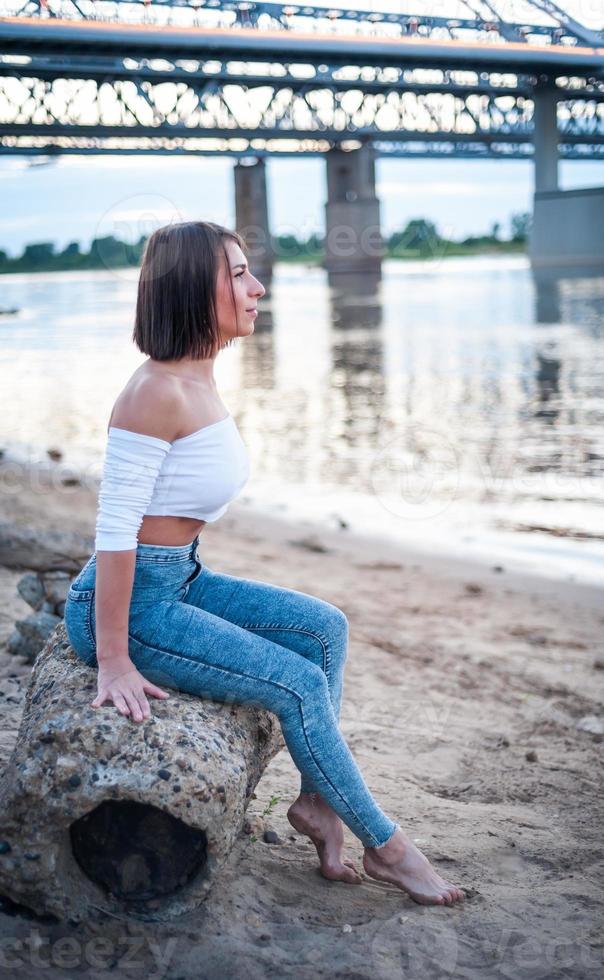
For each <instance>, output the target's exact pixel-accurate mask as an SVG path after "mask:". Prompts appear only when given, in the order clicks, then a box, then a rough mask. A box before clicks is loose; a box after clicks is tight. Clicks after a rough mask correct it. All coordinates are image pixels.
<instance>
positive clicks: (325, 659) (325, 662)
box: [241, 623, 331, 681]
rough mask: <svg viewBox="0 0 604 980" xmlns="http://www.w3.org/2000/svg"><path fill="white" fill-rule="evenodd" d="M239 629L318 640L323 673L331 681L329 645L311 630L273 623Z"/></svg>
mask: <svg viewBox="0 0 604 980" xmlns="http://www.w3.org/2000/svg"><path fill="white" fill-rule="evenodd" d="M241 628H242V629H244V630H250V631H251V632H254V631H255V630H275V631H279V630H281V631H282V632H284V633H304V634H305V636H312V638H313V640H318V641H319V643H320V644H321V649H322V650H323V673H324V674H325V676H326V677H327V679H328V681H329V680H331V654H330V652H329V643H328V641H327V640H325V639H324V638H323V637H322V636H321V635H320V634H319V633H315V632H313V630H309V629H304V627H302V626H281V625H279V624H273V623H269V624H268V625H259V624H258V623H255V624H251V623H249V624H248V623H244V624H243V626H242V627H241Z"/></svg>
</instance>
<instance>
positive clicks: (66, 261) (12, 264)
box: [0, 213, 531, 273]
mask: <svg viewBox="0 0 604 980" xmlns="http://www.w3.org/2000/svg"><path fill="white" fill-rule="evenodd" d="M530 218H531V216H530V214H528V213H519V214H513V215H512V216H511V219H510V237H509V238H507V239H503V238H501V237H500V232H501V225H500V224H499V223H497V222H496V223H494V224H493V226H492V228H491V232H490V234H485V235H477V236H471V237H468V238H465V239H463V240H462V241H452V240H449V239H447V238H443V237H442V236H441V235H440V233H439V231H438V229H437V227H436V225H435V224H433V222H431V221H428V220H426V219H425V218H414V219H412V220H411V221H409V222H407V225H406V226H405V228H403V229H402V230H401V231H396V232H394V233H393V234H392V235H390V236H389V237H387V238H385V239H384V245H385V252H386V257H387V258H400V259H405V258H410V259H413V258H436V257H442V256H444V255H472V254H478V253H480V252H494V251H497V252H507V251H523V250H524V248H525V246H526V242H527V239H528V234H529V228H530ZM146 240H147V238H146V236H141V238H139V240H138V241H137V242H135V243H134V244H130V243H128V242H123V241H120V240H119V239H118V238H114V236H113V235H107V236H105V237H104V238H95V239H94V240H93V242H92V244H91V246H90V250H89V251H88V252H84V251H82V250H81V248H80V244H79V242H70V243H69V245H67V247H66V248H64V249H63V250H62V251H57V249H56V246H55V244H54V243H53V242H34V243H32V244H31V245H26V246H25V248H24V249H23V253H22V255H20V256H18V257H17V258H11V257H10V256H8V255H7V253H6V252H5V251H3V250H2V249H0V273H3V272H4V273H7V272H64V271H70V270H72V269H117V268H123V267H125V266H126V267H133V268H136V267H138V266H139V265H140V262H141V258H142V254H143V249H144V247H145V242H146ZM324 242H325V239H324V236H322V235H317V234H312V235H310V236H309V237H308V238H306V239H305V240H302V241H301V240H299V239H298V238H296V236H295V235H275V236H273V245H274V250H275V255H276V257H277V259H278V260H280V261H283V262H287V261H306V262H320V261H321V259H322V258H323V255H324Z"/></svg>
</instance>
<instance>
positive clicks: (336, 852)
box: [287, 793, 363, 885]
mask: <svg viewBox="0 0 604 980" xmlns="http://www.w3.org/2000/svg"><path fill="white" fill-rule="evenodd" d="M287 819H288V820H289V822H290V823H291V825H292V827H293V828H294V829H295V830H297V831H298V833H300V834H305V835H306V837H310V839H311V841H312V842H313V844H314V845H315V847H316V849H317V854H318V855H319V861H320V862H321V874H322V875H323V876H324V877H325V878H329V879H330V880H331V881H346V882H348V883H349V884H353V885H357V884H360V883H361V881H362V880H363V879H362V878H361V875H360V874H359V872H358V871H357V869H356V868H355V866H354V864H353V863H352V861H350V860H348V858H346V859H345V860H342V848H343V846H344V830H343V827H342V821H341V820H340V818H339V816H338V815H337V813H335V812H334V810H332V809H331V807H330V806H328V804H327V803H326V802H325V800H324V799H323V797H322V796H321V795H320V794H319V793H300V796H299V797H298V799H297V800H296V801H295V803H292V805H291V806H290V808H289V810H288V811H287Z"/></svg>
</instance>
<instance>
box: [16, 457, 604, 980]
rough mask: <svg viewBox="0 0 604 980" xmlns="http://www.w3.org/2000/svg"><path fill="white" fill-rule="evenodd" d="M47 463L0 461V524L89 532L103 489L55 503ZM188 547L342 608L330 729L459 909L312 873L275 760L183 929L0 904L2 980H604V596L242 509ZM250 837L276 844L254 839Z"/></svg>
mask: <svg viewBox="0 0 604 980" xmlns="http://www.w3.org/2000/svg"><path fill="white" fill-rule="evenodd" d="M53 467H54V468H53ZM56 467H57V464H49V466H48V468H47V469H46V470H45V469H37V470H36V471H35V473H34V471H33V470H32V469H31V468H25V467H23V469H22V470H21V471H20V472H17V470H16V469H15V466H14V465H12V466H11V467H10V480H9V481H7V482H5V478H4V475H5V471H6V463H1V462H0V520H1V521H13V522H14V523H16V524H22V525H27V526H30V527H37V528H49V527H57V528H70V529H73V530H77V531H80V532H82V533H85V534H89V535H92V534H93V533H94V521H95V512H96V497H95V494H94V492H92V491H91V489H90V488H79V487H77V486H70V487H69V488H68V489H67V488H62V489H58V483H59V481H58V480H57V468H56ZM199 556H200V558H201V559H202V560H203V561H205V562H206V563H207V564H208V565H209V566H210V567H211V568H214V569H216V570H219V571H224V572H228V573H229V574H232V575H238V576H241V577H245V578H253V579H258V580H262V581H265V582H272V583H274V584H278V585H281V586H285V587H289V588H293V589H299V590H302V591H304V592H308V593H310V594H313V595H317V596H320V597H321V598H324V599H326V600H328V601H330V602H333V603H335V604H336V605H338V606H340V608H341V609H343V610H344V612H345V613H346V615H347V616H348V618H349V621H350V652H349V658H348V663H347V668H346V676H345V686H344V703H343V709H342V721H341V728H342V732H343V734H344V736H345V737H346V739H347V741H348V743H349V745H350V748H351V750H352V752H353V753H354V755H355V758H356V759H357V761H358V763H359V766H360V768H361V770H362V772H363V773H364V775H365V778H366V780H367V783H368V785H369V787H370V789H371V791H372V792H373V793H374V795H375V797H376V799H377V800H378V802H379V803H380V805H381V806H382V807H383V809H384V810H385V811H386V812H387V813H388V814H389V815H390V816H391V817H392V818H393V819H395V820H397V821H398V822H400V824H401V826H402V827H403V829H404V830H405V831H406V832H407V833H408V834H409V835H410V836H411V837H412V838H413V839H414V840H415V841H416V843H417V844H418V846H419V847H421V849H422V850H423V851H424V852H425V854H426V855H427V857H428V858H429V859H430V860H431V861H432V863H433V864H434V865H435V866H436V868H437V869H438V870H439V871H440V872H441V873H442V874H444V875H445V877H447V878H448V879H449V880H451V881H452V882H454V883H455V884H456V885H459V886H460V887H461V888H463V889H464V890H465V891H466V893H467V896H468V897H467V899H466V901H465V902H461V903H458V904H456V905H454V906H453V907H451V908H446V907H422V906H419V905H417V904H415V903H414V902H413V901H412V900H411V899H410V898H408V897H407V896H406V895H405V894H404V893H403V892H401V891H399V890H397V889H396V888H395V887H393V886H390V885H387V884H380V883H378V882H376V881H373V880H372V879H370V878H368V877H366V876H365V877H364V880H363V882H362V884H360V885H347V884H344V883H336V882H329V881H327V880H326V879H324V878H323V877H322V876H321V875H320V873H319V871H318V868H317V864H318V862H317V858H316V853H315V850H314V847H313V845H312V844H311V843H310V842H308V841H307V840H306V839H305V838H303V837H302V836H301V835H300V834H297V833H296V832H295V831H294V829H293V828H292V827H291V826H290V824H289V823H288V821H287V819H286V810H287V808H288V806H289V805H290V803H291V802H292V801H293V800H294V799H295V797H296V796H297V792H298V786H299V776H298V772H297V770H296V768H295V766H294V764H293V762H292V760H291V758H290V756H289V754H288V752H287V750H284V751H283V752H282V753H280V754H279V755H278V756H277V757H276V758H275V759H274V760H273V761H272V763H271V764H270V766H269V767H268V769H267V770H266V772H265V774H264V776H263V778H262V780H261V782H260V783H259V785H258V788H257V792H256V799H255V800H253V801H252V805H251V806H250V808H249V810H248V818H249V819H250V821H251V823H252V825H253V827H254V828H255V830H254V833H253V834H249V833H244V832H242V834H241V835H240V839H239V840H238V843H237V846H236V848H235V850H234V851H233V854H232V859H231V861H230V862H229V865H228V867H227V869H226V871H225V873H224V874H223V876H222V878H221V880H220V881H219V882H217V884H216V886H215V888H214V890H213V891H212V893H211V895H210V897H209V899H208V901H207V902H206V903H205V905H204V906H203V907H202V908H201V909H199V910H198V911H197V912H196V913H195V914H192V915H189V916H186V917H184V918H183V919H181V920H178V921H176V922H175V923H173V924H171V925H170V926H169V927H158V926H157V925H153V926H151V925H149V926H147V925H145V924H141V923H138V922H123V921H121V920H119V919H114V918H111V917H109V916H103V917H101V918H100V919H99V921H97V922H94V923H92V922H91V923H89V924H86V925H81V926H79V927H78V928H77V929H74V928H73V927H72V926H71V925H70V924H69V923H53V922H44V921H40V920H38V919H36V918H34V917H31V916H28V915H27V914H23V913H22V912H19V913H18V914H17V913H16V910H15V909H14V908H12V909H11V908H10V905H9V904H8V903H5V905H4V906H3V911H2V912H1V913H0V936H1V938H0V956H1V957H3V960H2V969H3V975H4V976H6V977H7V978H9V977H10V978H12V977H22V976H25V975H28V976H32V975H34V976H37V975H38V973H39V974H40V975H42V976H44V977H48V978H55V977H56V978H59V977H67V976H73V975H74V974H73V971H74V969H77V972H78V975H82V976H89V977H93V976H94V977H103V976H105V975H108V973H109V972H113V975H119V976H124V977H130V976H132V977H141V976H150V977H171V978H174V980H176V978H183V980H184V978H187V980H188V978H200V977H202V978H208V980H209V978H211V980H223V978H224V977H225V976H229V977H231V978H237V980H239V978H241V980H243V978H245V980H256V978H257V980H261V978H265V977H275V978H276V977H279V978H283V977H295V978H300V980H314V978H316V977H318V976H321V977H342V978H344V977H346V978H351V980H355V978H358V980H360V978H363V980H365V978H366V980H369V978H372V980H373V978H383V980H399V978H401V980H402V978H405V980H409V978H411V980H414V978H418V980H419V978H421V980H437V978H438V980H440V978H442V977H471V978H474V977H476V978H478V977H480V978H481V980H483V978H491V977H492V978H501V977H506V978H510V980H516V978H527V980H528V978H531V980H532V978H544V980H554V978H562V977H564V978H571V977H572V978H573V980H582V978H595V977H596V976H597V975H600V974H601V971H602V960H603V949H602V932H601V911H602V906H601V902H602V870H603V853H602V836H601V827H602V821H603V816H604V815H603V813H602V810H603V806H602V798H603V793H602V764H601V759H602V752H603V751H604V736H602V735H599V734H597V733H594V732H593V731H589V730H587V729H589V728H590V727H591V728H593V727H594V725H593V723H590V722H585V719H588V718H590V717H594V716H595V718H599V719H600V720H601V719H602V718H603V717H604V708H603V704H602V701H603V692H604V650H603V648H602V636H603V632H604V631H603V626H604V607H603V605H602V601H601V600H602V595H601V592H600V591H599V590H596V589H595V588H593V589H592V588H589V587H587V586H579V585H576V584H575V585H573V584H572V583H569V582H556V581H553V580H551V579H548V580H546V579H539V578H536V577H529V576H524V577H521V576H519V575H517V574H511V573H510V572H509V571H507V570H506V568H505V566H501V564H498V563H497V561H496V560H494V562H493V565H492V566H491V567H488V566H478V565H472V564H471V563H469V562H463V561H452V560H450V559H447V560H444V559H442V558H441V557H439V556H438V555H431V556H429V557H426V556H422V555H419V554H416V553H413V552H412V551H411V550H408V549H406V548H404V547H401V546H400V545H394V544H393V545H391V546H389V545H387V544H385V543H383V542H377V541H373V540H371V539H370V538H363V537H361V536H360V535H356V536H353V535H351V534H350V532H349V531H348V530H347V529H346V528H342V529H340V530H325V529H323V528H321V527H319V526H317V525H313V524H311V523H309V522H300V523H291V522H287V521H285V520H282V519H279V518H278V517H277V516H275V518H268V517H266V516H261V515H259V514H258V513H257V512H255V511H254V510H253V509H252V508H251V507H250V506H248V505H245V504H243V503H237V502H235V503H233V504H231V507H230V509H229V511H228V512H227V514H226V515H225V516H224V517H223V518H222V519H221V520H220V521H219V522H217V523H216V524H214V525H207V526H206V527H205V528H204V530H203V532H202V534H201V536H200V546H199ZM21 575H22V573H20V572H15V571H11V570H8V569H6V568H2V567H0V766H2V767H4V766H5V764H6V762H7V760H8V757H9V755H10V751H11V749H12V746H13V744H14V740H15V737H16V733H17V729H18V725H19V719H20V715H21V711H22V704H23V697H24V692H25V689H26V685H27V682H28V676H29V673H30V670H31V668H30V666H29V665H28V664H26V663H23V662H22V658H19V657H15V656H11V655H9V654H8V653H7V651H6V641H7V639H8V637H9V636H10V633H11V632H12V628H13V624H14V622H15V620H16V619H18V618H21V617H22V616H26V615H28V613H29V612H30V609H29V607H28V606H27V605H26V604H25V602H24V601H22V600H21V598H20V597H19V595H18V594H17V592H16V584H17V582H18V580H19V578H20V577H21ZM150 703H151V710H152V711H153V703H154V702H153V699H151V700H150ZM91 710H92V709H91ZM104 710H106V711H108V712H109V711H113V710H115V709H114V708H112V707H111V706H106V708H105V709H104ZM596 727H597V726H596ZM275 798H276V800H275ZM271 800H272V801H273V805H272V806H271V805H270V804H271ZM267 811H268V812H267ZM264 828H266V829H271V830H275V831H276V832H277V834H278V837H279V839H280V843H278V844H268V843H265V842H264V841H263V839H262V833H263V829H264ZM345 836H346V843H347V855H348V856H349V857H351V858H353V859H355V860H356V863H357V865H358V867H359V868H361V864H360V858H361V855H362V846H361V844H360V842H359V841H358V840H357V839H356V838H355V837H354V836H353V835H352V833H351V832H350V831H349V830H348V828H345Z"/></svg>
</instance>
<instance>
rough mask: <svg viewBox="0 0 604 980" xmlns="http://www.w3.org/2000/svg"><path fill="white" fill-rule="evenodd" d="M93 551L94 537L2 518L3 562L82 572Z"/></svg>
mask: <svg viewBox="0 0 604 980" xmlns="http://www.w3.org/2000/svg"><path fill="white" fill-rule="evenodd" d="M93 551H94V537H90V536H89V535H85V534H78V532H77V531H69V530H62V529H60V530H59V529H56V528H47V529H45V530H41V529H40V528H30V527H21V526H19V525H16V524H9V523H8V522H6V521H0V565H4V567H5V568H14V569H17V570H18V569H23V570H25V569H27V568H29V569H31V570H32V571H52V570H57V571H60V570H62V571H64V572H73V573H74V574H75V573H77V572H79V571H80V569H81V567H82V565H83V564H84V563H85V562H86V561H88V559H89V558H90V555H91V554H92V552H93Z"/></svg>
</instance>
